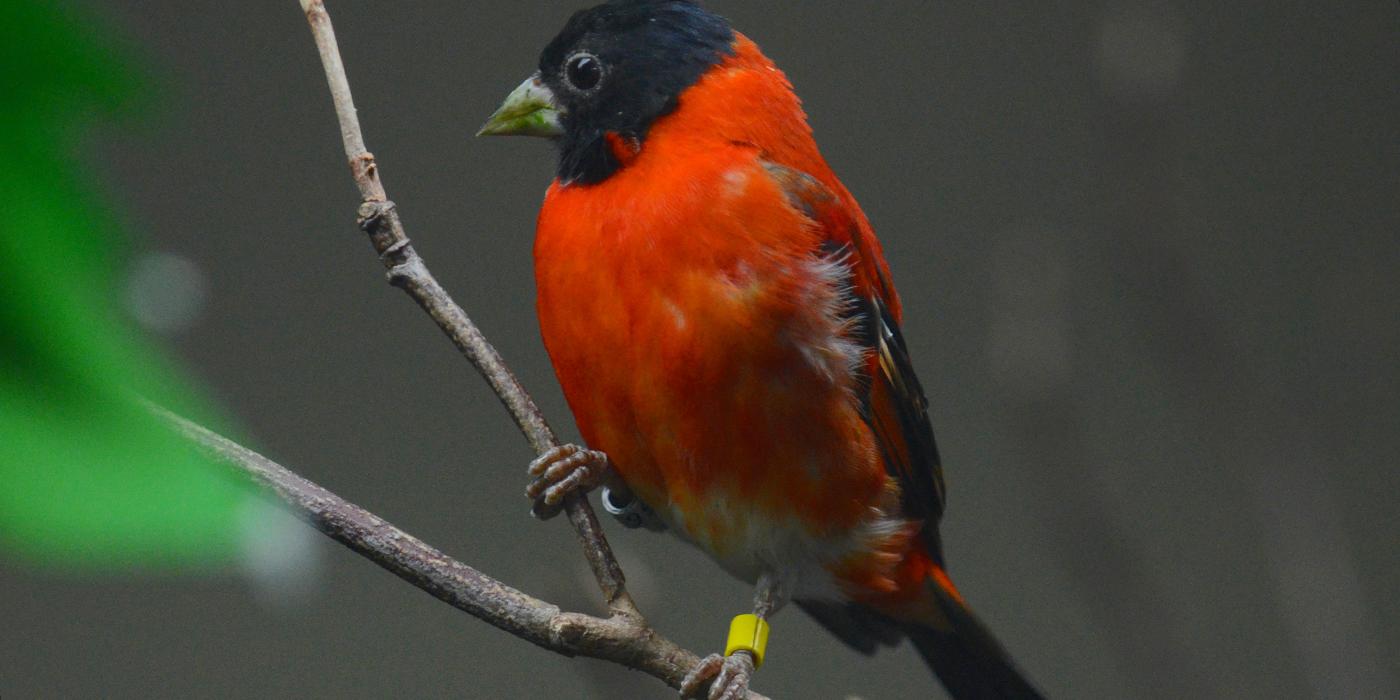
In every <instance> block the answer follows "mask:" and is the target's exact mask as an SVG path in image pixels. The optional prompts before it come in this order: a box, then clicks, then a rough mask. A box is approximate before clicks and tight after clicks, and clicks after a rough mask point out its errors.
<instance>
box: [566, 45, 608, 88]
mask: <svg viewBox="0 0 1400 700" xmlns="http://www.w3.org/2000/svg"><path fill="white" fill-rule="evenodd" d="M564 75H565V76H567V77H568V78H569V84H570V85H573V86H574V87H575V88H577V89H578V90H581V91H583V92H587V91H589V90H592V89H593V88H596V87H598V83H600V82H602V80H603V63H602V61H599V60H598V57H597V56H594V55H593V54H587V53H579V54H574V55H573V56H570V57H569V61H568V63H566V64H564Z"/></svg>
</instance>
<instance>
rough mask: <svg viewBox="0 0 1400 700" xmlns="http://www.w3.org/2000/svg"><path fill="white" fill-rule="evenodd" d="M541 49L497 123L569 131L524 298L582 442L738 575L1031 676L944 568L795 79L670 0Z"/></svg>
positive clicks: (849, 637) (920, 414)
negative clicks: (532, 290)
mask: <svg viewBox="0 0 1400 700" xmlns="http://www.w3.org/2000/svg"><path fill="white" fill-rule="evenodd" d="M590 13H591V14H590ZM658 27H659V28H658ZM540 69H541V72H540V74H538V75H537V76H536V77H535V78H533V79H532V81H527V83H526V85H523V86H522V87H521V89H520V90H518V91H517V94H516V96H514V97H513V100H514V102H515V103H517V104H514V105H513V106H511V103H508V106H507V107H503V108H502V112H500V113H498V115H497V117H496V118H494V119H493V122H492V124H494V125H495V126H492V125H490V124H489V125H488V130H491V129H495V131H494V132H491V131H488V133H522V132H523V133H539V134H548V135H553V136H556V137H557V138H559V140H560V143H561V160H560V171H559V174H558V178H557V179H556V181H555V182H554V183H553V184H552V185H551V187H550V188H549V191H548V193H547V195H546V197H545V202H544V205H543V208H542V209H541V211H540V216H539V221H538V226H537V231H536V241H535V266H536V283H537V290H538V313H539V318H540V325H541V331H542V335H543V338H544V342H545V345H546V347H547V348H548V351H549V355H550V358H551V360H552V361H553V363H554V367H555V370H556V374H557V376H558V378H559V381H560V383H561V385H562V386H563V389H564V393H565V396H566V397H567V399H568V401H569V405H570V408H571V409H572V410H573V413H574V416H575V419H576V421H577V423H578V426H579V429H580V431H581V432H582V434H583V436H584V438H585V439H586V440H587V442H588V443H589V445H590V446H592V447H594V448H597V449H600V450H603V451H604V452H606V453H607V454H608V455H609V456H610V457H611V461H612V464H613V466H614V468H615V469H616V471H617V472H618V474H619V475H620V476H621V478H622V479H623V480H624V481H625V482H626V484H627V485H628V487H630V489H631V490H632V491H634V492H635V494H636V495H637V496H638V497H640V498H641V499H642V500H643V501H644V502H646V503H647V504H648V505H649V506H650V507H651V508H652V509H653V510H654V511H655V512H656V513H658V514H659V515H660V516H661V517H662V518H663V519H664V520H666V521H667V523H668V524H669V525H670V526H671V527H672V528H673V529H675V530H676V531H677V532H678V533H680V534H681V535H682V536H684V537H686V538H687V539H689V540H691V541H693V542H695V543H696V544H698V545H699V546H700V547H701V548H703V549H704V550H705V551H707V552H708V553H710V554H711V555H712V556H713V557H714V558H715V559H716V560H717V561H718V562H719V563H720V564H721V565H722V566H723V567H724V568H726V569H727V570H729V571H730V572H731V573H734V574H735V575H737V576H739V577H741V578H744V579H747V580H750V581H755V580H757V579H758V578H759V576H760V575H763V574H768V575H776V576H779V577H781V578H783V579H784V585H786V586H787V587H788V589H789V590H788V593H789V594H790V595H791V597H792V598H793V599H794V600H796V601H797V602H798V604H799V605H801V606H802V607H804V609H807V610H808V612H810V613H812V614H813V615H814V616H815V617H816V618H817V619H818V621H819V622H822V623H823V624H824V625H826V626H827V627H828V628H829V629H832V631H833V632H835V633H837V634H838V635H840V636H841V637H842V638H843V639H844V640H846V641H847V642H848V643H850V644H852V645H853V646H855V647H857V648H859V649H862V650H864V651H871V650H873V648H874V647H875V646H877V645H878V644H879V643H880V642H888V641H891V639H890V631H891V630H894V634H895V635H898V634H900V633H902V634H907V635H908V636H910V637H911V638H913V639H914V641H915V643H916V645H918V646H919V648H920V650H921V652H923V653H924V655H925V657H926V658H927V659H928V660H929V663H930V665H931V666H932V667H933V668H934V670H935V671H937V672H938V674H939V675H940V677H942V678H943V680H944V683H945V685H947V686H948V687H949V689H950V690H952V691H953V692H954V693H955V694H957V695H959V696H960V697H1034V696H1035V695H1034V693H1035V691H1034V690H1033V689H1032V688H1031V686H1030V685H1029V684H1028V683H1026V682H1025V681H1024V680H1022V679H1021V677H1020V675H1019V674H1018V673H1017V672H1016V670H1015V668H1014V666H1013V665H1012V664H1011V663H1010V661H1009V660H1007V658H1006V656H1005V654H1004V652H1002V651H1001V650H1000V648H999V647H998V646H997V645H996V643H995V642H994V641H992V639H991V637H990V635H988V634H987V633H986V631H985V630H984V629H983V628H982V627H981V625H980V624H979V623H977V622H976V620H975V618H973V617H972V616H971V614H970V613H969V612H968V611H967V609H966V608H965V607H964V605H963V602H962V598H961V596H960V595H959V594H958V593H957V591H956V590H955V589H954V588H953V586H952V583H951V582H950V581H949V579H948V577H947V575H946V573H944V571H943V568H942V562H943V557H942V553H941V545H940V542H939V537H938V520H939V518H940V516H941V515H942V511H943V499H944V492H943V479H942V471H941V466H940V464H939V458H938V454H937V449H936V447H935V445H934V438H933V433H932V430H931V428H930V427H929V423H928V417H927V414H926V410H925V409H926V402H925V399H924V396H923V392H922V390H921V388H920V387H919V384H918V380H917V378H916V377H915V376H914V372H913V366H912V363H911V362H910V359H909V357H908V353H907V348H906V347H905V344H904V341H903V339H902V337H901V336H900V331H899V325H900V320H901V315H902V311H901V306H900V302H899V299H898V296H897V295H896V293H895V290H894V287H893V285H892V284H891V282H890V275H889V271H888V268H887V266H886V263H885V260H884V256H883V254H882V252H881V249H880V245H879V242H878V240H877V239H876V237H875V234H874V232H873V230H872V229H871V227H870V224H869V222H868V221H867V219H866V217H865V215H864V213H863V212H862V211H861V209H860V207H859V205H858V204H857V203H856V201H855V199H854V197H852V196H851V194H850V193H849V192H848V191H847V190H846V188H845V187H844V186H843V185H842V184H841V182H840V181H839V180H838V179H837V178H836V176H835V174H834V173H833V172H832V171H831V169H830V167H829V166H828V165H827V163H826V161H825V160H824V159H823V158H822V156H821V154H820V152H819V151H818V149H817V146H816V143H815V141H814V140H813V138H812V134H811V130H810V128H809V127H808V125H807V121H806V116H805V114H804V113H803V111H802V108H801V106H800V103H799V100H798V98H797V97H796V95H795V94H794V92H793V90H792V87H791V85H790V84H789V83H788V80H787V78H786V77H785V76H784V75H783V73H782V72H781V71H779V70H778V68H777V67H776V66H774V64H773V63H772V62H771V61H769V60H768V59H767V58H766V57H765V56H764V55H763V54H762V53H761V52H760V50H759V48H758V47H757V45H755V44H754V42H752V41H750V40H749V39H748V38H746V37H744V36H743V35H741V34H738V33H736V32H733V31H732V30H729V28H728V25H727V23H723V20H721V19H719V18H717V17H715V16H714V15H712V14H710V13H708V12H706V11H704V10H702V9H700V8H698V6H696V5H695V4H694V3H690V2H680V1H678V0H631V1H615V2H613V3H609V4H608V5H606V6H602V7H600V8H595V9H593V10H589V11H585V12H583V13H579V15H576V16H575V18H574V19H573V20H571V21H570V24H569V26H568V27H566V28H565V30H564V31H563V32H562V33H561V34H560V35H559V37H557V38H556V39H555V40H554V42H551V44H550V46H549V47H548V48H546V50H545V52H544V54H543V56H542V58H541V64H540ZM668 91H669V93H674V94H668ZM545 103H547V104H548V107H549V110H553V113H545V112H544V111H541V110H543V109H544V108H543V107H541V106H540V105H543V104H545ZM532 105H533V108H532V107H531V106H532ZM629 112H630V113H629Z"/></svg>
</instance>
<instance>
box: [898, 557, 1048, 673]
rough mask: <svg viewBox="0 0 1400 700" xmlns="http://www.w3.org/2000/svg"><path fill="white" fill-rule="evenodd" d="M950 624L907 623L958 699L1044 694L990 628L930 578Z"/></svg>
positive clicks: (912, 637) (926, 660)
mask: <svg viewBox="0 0 1400 700" xmlns="http://www.w3.org/2000/svg"><path fill="white" fill-rule="evenodd" d="M929 588H931V589H933V590H934V592H935V596H936V597H937V600H938V606H939V608H940V609H941V610H942V612H943V614H944V616H945V617H946V618H947V620H948V628H947V629H940V628H937V627H925V626H917V625H907V626H905V629H904V631H905V633H906V634H908V635H909V639H910V641H912V642H913V643H914V647H915V648H917V649H918V650H919V655H921V656H923V657H924V663H927V664H928V667H929V668H930V669H931V670H932V671H933V672H934V673H935V674H937V675H938V678H939V680H941V681H942V682H943V687H945V688H947V689H948V693H949V694H950V695H952V696H953V697H954V698H957V700H1013V699H1014V700H1022V699H1025V700H1043V699H1044V697H1045V696H1044V695H1042V694H1041V693H1040V691H1039V690H1037V689H1036V688H1035V686H1033V685H1031V683H1030V681H1028V680H1027V679H1026V677H1025V675H1024V674H1022V673H1021V671H1020V669H1018V668H1016V664H1015V663H1013V662H1012V661H1011V657H1010V656H1009V655H1007V653H1006V650H1005V649H1003V648H1002V647H1001V644H999V643H998V642H997V640H996V639H995V638H994V637H992V633H991V632H989V631H988V630H987V628H986V627H985V626H984V625H983V624H982V622H981V621H980V620H978V619H977V617H976V616H975V615H973V614H972V611H971V610H968V608H967V606H966V605H965V604H963V602H962V601H960V600H958V599H957V598H956V597H954V596H953V595H952V594H950V593H949V592H948V591H946V590H944V589H943V588H942V587H940V586H938V585H937V584H931V585H930V586H929Z"/></svg>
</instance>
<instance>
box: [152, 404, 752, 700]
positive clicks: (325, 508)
mask: <svg viewBox="0 0 1400 700" xmlns="http://www.w3.org/2000/svg"><path fill="white" fill-rule="evenodd" d="M147 407H148V408H149V409H150V410H151V412H152V413H154V414H155V415H156V416H157V417H159V418H160V419H162V420H164V421H165V422H167V423H168V424H170V425H171V426H172V427H173V428H174V429H175V430H176V431H177V432H179V433H180V434H181V435H183V436H184V437H185V438H187V439H189V440H190V441H192V442H194V443H195V444H196V445H198V446H199V447H200V448H201V449H203V450H204V451H205V452H207V453H208V454H209V455H211V456H212V457H214V458H215V459H218V460H220V461H224V462H228V463H230V464H232V465H234V466H237V467H239V468H240V469H241V470H242V471H243V472H244V473H245V474H247V475H248V476H249V477H250V478H251V479H252V481H253V482H254V483H255V484H257V485H258V486H261V487H263V488H264V489H267V490H268V491H271V492H272V493H274V494H276V495H277V497H278V498H280V499H281V500H282V501H284V502H285V503H286V504H287V505H289V506H291V507H292V509H293V510H294V511H295V512H296V513H297V515H299V516H300V517H301V518H303V519H304V520H306V521H307V522H308V523H310V524H311V526H312V527H314V528H316V529H317V530H320V531H321V532H322V533H325V534H326V535H327V536H329V537H330V538H331V539H334V540H335V541H337V542H340V543H341V544H343V545H345V546H346V547H349V548H350V549H351V550H352V551H354V552H355V553H357V554H359V555H360V556H363V557H365V558H366V559H369V560H370V561H372V562H374V563H376V564H378V565H380V566H381V567H383V568H385V569H387V570H389V571H390V572H392V573H393V574H394V575H395V576H398V577H399V578H401V579H403V580H405V581H408V582H409V583H411V584H413V585H414V586H417V587H418V588H421V589H423V590H425V591H427V592H428V593H430V594H432V595H433V597H435V598H437V599H438V600H441V601H443V602H445V603H447V604H448V605H451V606H453V607H455V608H457V609H459V610H462V611H464V612H466V613H468V614H469V615H472V616H473V617H476V618H478V619H481V620H483V621H485V622H487V623H489V624H491V625H494V626H496V627H498V628H500V629H503V630H505V631H507V632H510V633H511V634H513V635H515V636H517V637H520V638H521V639H524V640H526V641H528V642H530V643H532V644H535V645H538V646H540V647H543V648H545V649H548V650H550V651H554V652H558V653H560V654H564V655H566V656H586V657H590V658H595V659H602V660H604V661H611V662H614V663H618V664H621V665H623V666H626V667H628V668H632V669H636V670H638V671H642V672H643V673H646V674H649V675H651V676H655V677H656V678H659V679H661V680H662V681H664V682H665V683H667V684H668V685H670V686H671V687H673V688H679V687H680V683H681V680H682V679H683V678H685V674H686V673H688V672H689V671H690V669H691V668H694V666H695V664H697V663H699V661H700V659H699V658H698V657H696V655H695V654H692V653H691V652H689V651H686V650H685V649H683V648H681V647H680V646H678V645H677V644H676V643H675V642H672V641H671V640H669V639H667V638H665V637H663V636H661V635H660V634H657V633H656V631H655V630H653V629H651V628H650V627H648V626H647V625H646V624H645V622H644V621H642V620H640V618H636V617H633V616H629V615H613V616H612V617H610V618H599V617H593V616H591V615H583V614H579V613H569V612H563V611H561V610H560V609H559V607H558V606H556V605H553V604H551V603H547V602H545V601H542V600H539V599H538V598H534V597H532V596H530V595H527V594H525V593H522V592H520V591H518V590H516V589H514V588H511V587H510V586H507V585H506V584H504V583H501V582H500V581H497V580H496V579H494V578H491V577H490V576H487V575H486V574H483V573H481V572H480V571H477V570H476V569H473V568H472V567H470V566H467V565H466V564H463V563H461V562H459V561H457V560H456V559H453V558H452V557H449V556H447V555H446V554H443V553H442V552H440V551H438V550H437V549H434V548H432V547H430V546H428V545H427V544H425V543H423V542H422V541H421V540H419V539H418V538H416V537H414V536H412V535H410V534H408V533H407V532H404V531H403V530H400V529H398V528H397V527H394V526H393V525H391V524H389V523H387V522H385V521H384V520H383V519H382V518H380V517H378V516H376V515H374V514H372V513H370V512H368V511H366V510H365V509H363V508H361V507H359V506H357V505H355V504H353V503H349V502H347V501H346V500H345V499H343V498H341V497H339V496H337V495H335V494H333V493H331V492H330V491H327V490H326V489H324V488H322V487H320V486H318V485H316V484H315V483H312V482H311V481H308V480H306V479H304V478H302V477H300V476H298V475H296V474H294V473H292V472H291V471H289V470H288V469H287V468H286V467H283V466H282V465H280V464H277V463H276V462H273V461H272V460H270V459H268V458H266V457H264V456H262V455H260V454H258V453H256V452H253V451H252V450H250V449H248V448H246V447H243V446H241V445H239V444H238V443H235V442H233V441H231V440H229V439H228V438H225V437H223V436H221V435H218V434H216V433H214V432H212V431H210V430H208V429H206V428H204V427H201V426H199V425H196V424H195V423H192V422H190V421H188V420H186V419H184V418H181V417H180V416H177V415H175V414H173V413H171V412H169V411H167V410H165V409H163V408H161V407H159V406H156V405H154V404H149V403H148V404H147ZM749 697H750V698H751V699H752V700H766V699H765V698H763V696H761V695H758V694H756V693H750V694H749Z"/></svg>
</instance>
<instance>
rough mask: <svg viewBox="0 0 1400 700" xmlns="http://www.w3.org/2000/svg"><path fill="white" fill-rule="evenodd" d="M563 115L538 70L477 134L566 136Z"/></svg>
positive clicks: (507, 99)
mask: <svg viewBox="0 0 1400 700" xmlns="http://www.w3.org/2000/svg"><path fill="white" fill-rule="evenodd" d="M560 114H561V111H560V109H559V103H557V102H555V101H554V93H553V92H550V90H549V88H547V87H545V84H544V83H543V82H541V81H540V74H539V73H536V74H534V75H532V76H530V77H529V78H528V79H526V81H525V82H523V83H521V84H520V87H518V88H516V89H515V91H514V92H512V93H510V96H509V97H507V98H506V101H505V103H504V104H502V105H501V108H500V109H498V110H496V113H495V114H492V115H491V118H490V119H487V120H486V125H485V126H483V127H481V131H478V132H476V135H477V136H543V137H545V138H556V137H559V136H563V135H564V129H563V127H561V126H560V125H559V117H560Z"/></svg>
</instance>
